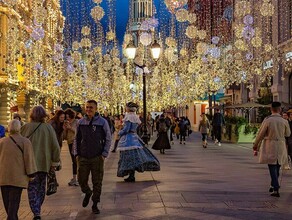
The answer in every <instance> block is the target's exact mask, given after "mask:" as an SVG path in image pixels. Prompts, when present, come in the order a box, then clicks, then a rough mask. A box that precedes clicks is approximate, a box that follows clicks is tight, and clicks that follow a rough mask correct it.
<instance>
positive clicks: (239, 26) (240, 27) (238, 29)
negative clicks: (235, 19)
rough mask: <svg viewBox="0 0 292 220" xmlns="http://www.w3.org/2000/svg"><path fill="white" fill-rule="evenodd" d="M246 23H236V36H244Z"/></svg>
mask: <svg viewBox="0 0 292 220" xmlns="http://www.w3.org/2000/svg"><path fill="white" fill-rule="evenodd" d="M243 28H244V24H242V23H239V24H235V25H234V31H235V36H236V37H237V38H242V33H243Z"/></svg>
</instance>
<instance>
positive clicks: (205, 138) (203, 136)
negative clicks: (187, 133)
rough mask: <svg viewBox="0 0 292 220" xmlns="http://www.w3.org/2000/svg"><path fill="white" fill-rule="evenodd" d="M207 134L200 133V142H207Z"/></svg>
mask: <svg viewBox="0 0 292 220" xmlns="http://www.w3.org/2000/svg"><path fill="white" fill-rule="evenodd" d="M207 136H208V134H207V133H202V141H206V140H207Z"/></svg>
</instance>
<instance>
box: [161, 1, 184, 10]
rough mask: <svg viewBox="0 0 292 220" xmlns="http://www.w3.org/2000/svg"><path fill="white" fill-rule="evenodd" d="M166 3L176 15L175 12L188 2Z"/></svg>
mask: <svg viewBox="0 0 292 220" xmlns="http://www.w3.org/2000/svg"><path fill="white" fill-rule="evenodd" d="M164 3H165V5H166V7H167V8H168V10H170V12H171V13H175V10H177V9H179V8H181V7H183V6H185V5H186V4H187V3H188V0H164Z"/></svg>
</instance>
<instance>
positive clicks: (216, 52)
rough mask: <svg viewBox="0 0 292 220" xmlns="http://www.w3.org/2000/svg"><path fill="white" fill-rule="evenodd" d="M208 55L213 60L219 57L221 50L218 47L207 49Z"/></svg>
mask: <svg viewBox="0 0 292 220" xmlns="http://www.w3.org/2000/svg"><path fill="white" fill-rule="evenodd" d="M209 53H210V55H211V56H212V57H213V58H215V59H217V58H219V57H220V55H221V50H220V48H219V47H213V48H210V49H209Z"/></svg>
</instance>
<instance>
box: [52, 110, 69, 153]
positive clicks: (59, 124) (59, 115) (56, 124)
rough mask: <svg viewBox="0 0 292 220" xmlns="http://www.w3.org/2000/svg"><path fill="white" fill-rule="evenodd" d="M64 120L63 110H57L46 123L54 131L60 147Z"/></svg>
mask: <svg viewBox="0 0 292 220" xmlns="http://www.w3.org/2000/svg"><path fill="white" fill-rule="evenodd" d="M64 121H65V112H64V111H63V110H58V111H57V112H56V114H55V115H54V117H53V118H51V119H50V120H49V121H48V123H49V124H50V125H52V127H53V128H54V130H55V132H56V136H57V139H58V143H59V147H60V148H62V142H63V131H64V127H63V126H64Z"/></svg>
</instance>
